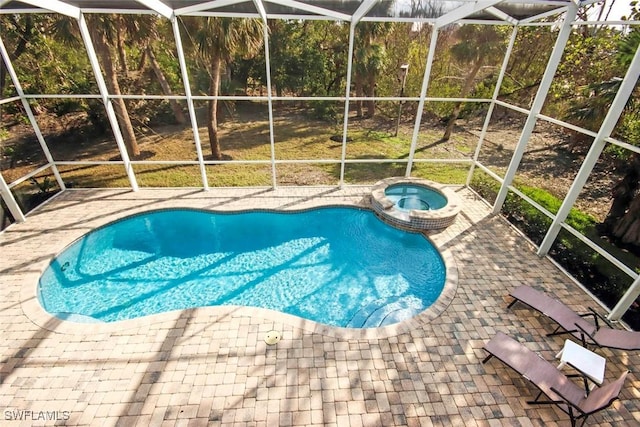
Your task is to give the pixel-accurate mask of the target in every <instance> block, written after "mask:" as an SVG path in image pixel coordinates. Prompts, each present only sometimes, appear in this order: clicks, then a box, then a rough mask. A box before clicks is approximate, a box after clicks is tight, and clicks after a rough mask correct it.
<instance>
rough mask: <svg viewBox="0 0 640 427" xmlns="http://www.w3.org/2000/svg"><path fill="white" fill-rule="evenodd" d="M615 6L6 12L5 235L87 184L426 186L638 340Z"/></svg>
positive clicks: (0, 145) (223, 0)
mask: <svg viewBox="0 0 640 427" xmlns="http://www.w3.org/2000/svg"><path fill="white" fill-rule="evenodd" d="M623 1H624V0H615V2H616V3H620V2H623ZM612 4H613V3H612V2H610V1H607V2H605V3H604V4H602V3H595V2H591V1H586V2H577V1H565V0H557V1H556V0H529V1H526V0H522V1H520V0H518V1H508V0H507V1H504V0H503V1H500V0H479V1H466V0H463V1H441V0H424V1H421V0H406V1H405V0H398V1H383V0H363V1H357V0H353V1H351V0H347V1H298V0H273V1H264V0H253V1H243V0H213V1H204V0H137V1H135V0H116V1H96V0H77V1H76V0H29V1H12V0H0V28H2V31H0V54H1V56H2V63H1V64H0V65H2V68H1V69H0V71H1V73H0V94H1V99H0V170H1V174H0V193H1V194H2V228H6V227H7V226H9V225H10V224H11V223H13V222H24V221H28V212H29V211H30V210H31V209H34V208H35V207H37V206H38V205H40V204H41V203H43V202H45V201H46V200H47V199H49V198H51V197H54V196H55V195H56V194H59V193H60V192H64V191H72V190H73V189H75V188H105V187H118V188H123V187H124V188H129V189H131V190H132V191H133V192H136V191H138V190H139V189H140V188H144V187H153V188H157V187H189V188H200V189H202V190H203V191H207V190H209V189H211V188H215V187H265V188H275V187H284V186H306V185H328V186H337V187H344V186H351V185H371V184H374V183H375V182H377V181H379V180H382V179H384V178H388V177H392V176H414V177H420V178H426V179H429V180H433V181H438V182H440V183H443V184H451V185H462V186H467V187H469V188H470V189H471V190H473V191H475V192H476V193H477V194H478V195H479V196H481V197H482V198H484V199H485V200H486V201H487V202H488V203H489V204H491V205H492V206H493V212H494V213H496V214H498V213H500V214H502V215H504V216H506V217H507V218H508V219H509V221H511V222H512V223H513V224H514V225H515V226H516V227H518V228H519V229H520V230H521V231H522V233H523V238H524V236H526V237H527V238H529V239H530V240H531V241H532V242H533V243H534V244H535V245H536V247H537V248H538V249H537V250H538V255H540V256H547V255H548V256H550V257H551V258H552V259H553V260H555V261H556V262H557V263H558V265H559V266H561V267H562V268H564V269H565V270H566V271H567V273H568V274H570V275H572V276H573V277H575V278H576V279H577V280H578V281H580V282H581V283H582V284H583V285H584V286H585V287H586V288H587V289H588V290H589V291H590V292H592V293H593V294H594V295H595V296H596V297H597V298H598V299H599V300H600V301H602V302H603V304H604V305H605V306H606V307H607V310H608V312H609V318H610V319H611V320H620V319H623V320H625V321H626V322H627V323H628V324H629V325H631V326H632V327H633V328H635V329H638V328H640V316H639V314H640V312H638V311H637V310H638V303H637V299H638V296H639V295H640V279H639V274H638V271H640V259H639V257H638V255H640V193H639V192H640V183H639V179H640V161H639V156H638V154H639V153H640V147H639V143H640V126H639V125H638V123H640V103H639V102H638V77H639V74H640V53H639V51H638V42H639V40H640V27H638V26H637V25H638V24H640V22H639V19H640V14H639V13H638V9H637V6H635V8H634V6H632V5H630V6H628V8H627V9H628V13H627V15H626V16H625V17H624V18H622V19H620V18H619V17H615V19H609V13H610V12H611V10H612V8H611V6H612ZM623 316H624V317H623Z"/></svg>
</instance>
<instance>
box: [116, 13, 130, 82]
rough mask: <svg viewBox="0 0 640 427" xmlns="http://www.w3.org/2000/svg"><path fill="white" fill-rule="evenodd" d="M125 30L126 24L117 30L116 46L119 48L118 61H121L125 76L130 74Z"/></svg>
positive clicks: (121, 69) (121, 68)
mask: <svg viewBox="0 0 640 427" xmlns="http://www.w3.org/2000/svg"><path fill="white" fill-rule="evenodd" d="M123 31H124V25H121V26H119V28H118V29H117V30H116V47H117V50H118V61H119V62H120V71H122V72H123V73H124V75H125V77H128V76H129V63H128V62H127V51H126V50H125V48H124V38H123V37H122V32H123Z"/></svg>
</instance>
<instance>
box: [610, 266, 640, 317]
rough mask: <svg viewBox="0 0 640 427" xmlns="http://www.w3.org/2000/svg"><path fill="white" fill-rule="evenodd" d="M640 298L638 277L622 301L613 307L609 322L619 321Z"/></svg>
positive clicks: (639, 278) (639, 280)
mask: <svg viewBox="0 0 640 427" xmlns="http://www.w3.org/2000/svg"><path fill="white" fill-rule="evenodd" d="M638 296H640V276H639V277H636V280H634V281H633V283H632V284H631V286H629V289H627V292H625V293H624V295H623V296H622V298H620V301H618V303H617V304H616V306H615V307H613V310H611V313H609V315H608V316H607V318H608V319H609V320H613V321H617V320H620V318H621V317H622V316H623V315H624V314H625V313H626V312H627V310H629V307H631V304H633V302H634V301H635V300H636V298H638Z"/></svg>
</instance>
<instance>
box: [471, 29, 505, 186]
mask: <svg viewBox="0 0 640 427" xmlns="http://www.w3.org/2000/svg"><path fill="white" fill-rule="evenodd" d="M517 35H518V27H517V26H515V27H513V31H512V32H511V38H510V39H509V44H508V45H507V51H506V52H505V54H504V59H503V61H502V67H501V68H500V73H499V74H498V80H497V81H496V87H495V89H494V90H493V96H492V97H491V104H489V109H488V110H487V117H485V119H484V124H483V125H482V131H481V132H480V138H479V139H478V145H477V146H476V151H475V152H474V153H473V162H472V163H471V167H470V168H469V174H468V175H467V182H466V184H465V185H466V186H467V187H468V186H469V185H470V184H471V179H472V178H473V172H474V170H475V166H476V164H477V163H478V157H480V149H481V148H482V144H483V143H484V138H485V137H486V136H487V130H488V129H489V124H490V122H491V116H493V110H494V109H495V108H496V101H497V99H498V95H500V88H501V86H502V81H503V80H504V76H505V74H506V72H507V66H508V65H509V59H510V58H511V52H512V51H513V46H514V44H515V43H516V36H517Z"/></svg>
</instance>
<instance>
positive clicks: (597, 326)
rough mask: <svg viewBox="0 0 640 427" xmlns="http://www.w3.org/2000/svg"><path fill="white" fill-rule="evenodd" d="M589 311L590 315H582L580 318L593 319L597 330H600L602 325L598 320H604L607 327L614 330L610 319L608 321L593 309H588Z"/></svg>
mask: <svg viewBox="0 0 640 427" xmlns="http://www.w3.org/2000/svg"><path fill="white" fill-rule="evenodd" d="M588 309H589V312H588V313H582V314H581V315H580V317H593V320H594V322H595V324H596V330H598V329H600V324H599V323H598V320H602V321H603V322H604V323H605V324H606V325H607V326H609V327H610V328H613V325H612V324H611V322H610V321H609V319H607V318H606V317H604V316H603V315H602V314H600V313H598V312H597V311H595V310H594V309H593V307H588Z"/></svg>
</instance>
